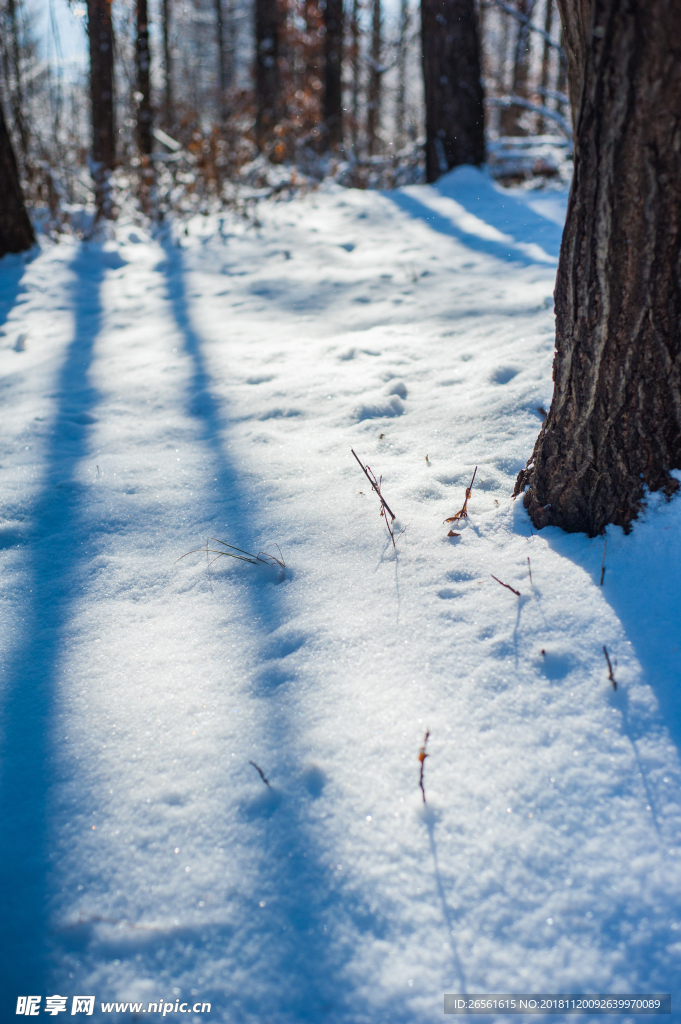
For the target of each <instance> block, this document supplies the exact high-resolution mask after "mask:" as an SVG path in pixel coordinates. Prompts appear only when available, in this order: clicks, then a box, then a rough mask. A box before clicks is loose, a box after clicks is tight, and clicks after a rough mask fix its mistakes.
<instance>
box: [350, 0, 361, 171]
mask: <svg viewBox="0 0 681 1024" xmlns="http://www.w3.org/2000/svg"><path fill="white" fill-rule="evenodd" d="M350 32H351V36H352V152H353V156H354V157H355V158H356V157H357V155H358V150H359V84H360V83H359V74H360V65H359V57H360V53H359V0H352V21H351V23H350Z"/></svg>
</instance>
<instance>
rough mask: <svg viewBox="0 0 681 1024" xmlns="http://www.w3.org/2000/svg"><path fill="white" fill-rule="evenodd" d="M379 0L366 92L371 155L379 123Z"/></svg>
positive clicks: (373, 20)
mask: <svg viewBox="0 0 681 1024" xmlns="http://www.w3.org/2000/svg"><path fill="white" fill-rule="evenodd" d="M381 29H382V16H381V0H373V2H372V15H371V61H370V67H369V89H368V92H367V153H368V154H369V156H373V155H374V154H375V152H376V150H377V149H378V143H379V140H378V129H379V127H380V124H381V85H382V79H383V75H382V71H383V69H382V67H381V50H382V48H383V47H382V40H381Z"/></svg>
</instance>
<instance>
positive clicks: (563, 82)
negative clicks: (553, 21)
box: [556, 28, 574, 128]
mask: <svg viewBox="0 0 681 1024" xmlns="http://www.w3.org/2000/svg"><path fill="white" fill-rule="evenodd" d="M559 42H560V50H559V51H558V71H557V74H556V92H557V93H558V94H559V95H561V96H562V95H565V93H566V92H567V61H566V59H565V48H564V47H563V29H562V28H561V30H560V38H559ZM556 110H557V111H558V113H559V114H561V115H562V116H563V117H564V116H565V104H564V103H563V102H562V101H561V100H556ZM570 113H571V114H572V111H570ZM573 128H574V123H573Z"/></svg>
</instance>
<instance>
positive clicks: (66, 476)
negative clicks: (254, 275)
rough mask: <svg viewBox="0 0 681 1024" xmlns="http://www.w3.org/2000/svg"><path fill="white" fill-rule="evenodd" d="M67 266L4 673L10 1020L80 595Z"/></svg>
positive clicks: (86, 259) (82, 264)
mask: <svg viewBox="0 0 681 1024" xmlns="http://www.w3.org/2000/svg"><path fill="white" fill-rule="evenodd" d="M72 269H73V271H74V274H75V284H74V287H73V296H72V301H73V310H74V317H75V327H74V334H73V340H72V341H71V343H70V345H69V347H68V349H67V352H66V358H65V360H64V364H63V366H62V369H61V372H60V374H59V377H58V380H57V382H56V398H57V411H56V415H55V417H54V419H53V421H52V422H51V423H50V428H51V433H50V434H49V435H48V440H47V442H46V445H45V450H44V467H45V468H44V479H43V482H42V487H41V491H40V493H39V494H38V497H37V499H36V501H35V504H34V505H33V507H32V508H31V507H30V506H29V507H28V508H27V518H28V520H29V535H28V544H27V547H26V548H25V552H26V557H25V561H24V567H23V568H24V572H23V580H24V584H23V586H22V588H21V590H20V592H19V594H18V595H17V604H18V605H20V607H21V611H22V612H23V618H22V620H21V631H20V632H19V635H18V636H17V638H16V642H15V644H14V646H13V651H12V653H10V654H9V656H8V657H7V659H6V661H5V666H4V673H3V676H4V686H3V706H2V740H1V744H2V746H1V758H2V765H3V770H2V777H1V779H0V821H1V822H2V828H1V829H0V893H1V899H2V919H3V924H2V937H3V945H4V950H5V952H4V954H3V956H2V958H0V992H1V993H2V995H1V1003H0V1005H2V1006H3V1007H4V1008H3V1011H2V1019H3V1020H9V1019H10V1017H11V1018H12V1019H14V1014H15V1010H16V999H17V996H18V995H27V994H32V993H35V994H44V993H45V992H47V991H48V990H49V986H50V978H51V976H52V971H53V947H52V945H51V943H52V940H51V936H50V927H51V926H50V917H49V905H50V901H51V897H52V896H53V895H54V894H55V884H56V883H55V882H54V880H53V876H52V866H51V862H52V859H53V857H54V856H55V851H56V849H57V847H56V845H55V842H54V838H55V837H54V834H53V821H54V814H55V809H54V807H53V806H52V804H51V792H52V791H53V784H54V783H55V782H57V781H62V780H57V779H56V778H55V776H54V764H55V761H56V758H55V754H54V751H55V744H56V737H55V734H54V733H55V723H54V715H55V711H56V708H57V702H56V691H57V689H58V686H59V682H60V672H59V670H60V660H61V656H62V653H63V651H64V642H65V634H66V632H67V630H68V622H69V617H70V613H71V608H72V604H73V602H74V600H75V599H77V598H80V597H81V595H82V593H83V587H84V580H83V576H84V574H85V563H86V558H85V556H84V554H83V550H84V549H83V546H82V545H81V543H80V537H81V536H82V522H81V509H82V508H83V504H84V501H85V500H86V495H85V493H84V488H83V486H82V485H81V484H79V483H78V481H77V479H76V469H77V467H78V465H79V463H80V462H81V461H82V460H83V459H84V458H85V457H86V456H87V455H88V453H89V450H90V448H89V442H88V430H87V424H88V422H91V420H90V418H89V413H88V410H91V409H93V408H94V407H95V406H96V405H97V402H98V400H99V396H98V394H97V392H96V391H95V389H94V388H93V387H92V386H91V385H90V383H89V381H88V373H89V369H90V366H91V363H92V357H93V348H94V343H95V339H96V337H97V335H98V333H99V330H100V326H101V317H102V308H101V303H100V289H101V284H102V280H103V277H104V267H103V265H102V264H101V263H100V262H99V261H98V260H96V259H93V258H92V253H91V252H90V251H87V250H86V249H85V247H80V248H79V249H78V252H77V255H76V257H75V259H74V261H73V264H72ZM3 270H4V266H3ZM56 475H58V481H57V480H55V476H56ZM57 482H58V484H59V486H55V484H56V483H57ZM89 557H90V556H88V560H89ZM79 810H80V809H79Z"/></svg>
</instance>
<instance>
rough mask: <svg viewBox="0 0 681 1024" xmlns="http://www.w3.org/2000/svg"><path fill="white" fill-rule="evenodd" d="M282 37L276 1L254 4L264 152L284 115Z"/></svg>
mask: <svg viewBox="0 0 681 1024" xmlns="http://www.w3.org/2000/svg"><path fill="white" fill-rule="evenodd" d="M280 33H281V18H280V14H279V4H278V2H277V0H255V108H256V113H255V135H256V143H257V146H258V149H259V150H260V151H261V152H262V151H263V150H264V149H265V147H266V146H267V144H268V143H269V142H270V141H271V138H272V133H273V131H274V128H275V126H276V125H277V123H278V121H279V118H280V114H281V74H280V68H279V44H280Z"/></svg>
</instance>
